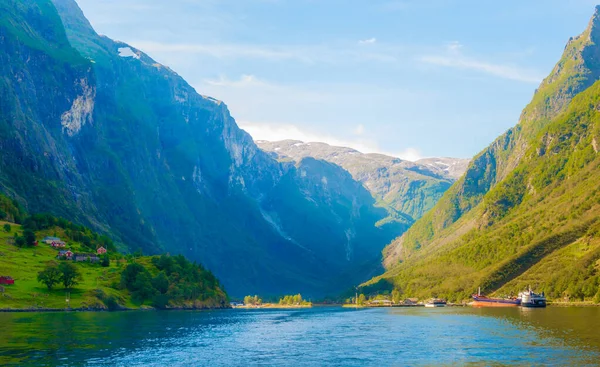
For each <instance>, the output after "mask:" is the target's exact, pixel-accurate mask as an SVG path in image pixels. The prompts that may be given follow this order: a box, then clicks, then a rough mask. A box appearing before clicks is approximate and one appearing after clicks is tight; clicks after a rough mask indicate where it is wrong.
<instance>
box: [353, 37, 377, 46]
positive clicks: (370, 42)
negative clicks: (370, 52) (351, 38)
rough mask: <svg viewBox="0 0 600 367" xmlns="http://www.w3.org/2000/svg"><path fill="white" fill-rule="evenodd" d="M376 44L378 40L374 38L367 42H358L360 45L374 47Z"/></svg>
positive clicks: (366, 40)
mask: <svg viewBox="0 0 600 367" xmlns="http://www.w3.org/2000/svg"><path fill="white" fill-rule="evenodd" d="M375 42H377V38H375V37H373V38H367V39H365V40H360V41H358V44H359V45H372V44H373V43H375Z"/></svg>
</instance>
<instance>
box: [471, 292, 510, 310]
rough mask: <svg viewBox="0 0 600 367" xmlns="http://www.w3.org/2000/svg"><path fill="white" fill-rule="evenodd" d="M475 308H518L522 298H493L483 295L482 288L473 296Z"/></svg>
mask: <svg viewBox="0 0 600 367" xmlns="http://www.w3.org/2000/svg"><path fill="white" fill-rule="evenodd" d="M472 305H473V306H475V307H518V306H520V305H521V299H520V298H492V297H486V296H482V295H481V288H480V289H479V290H478V291H477V294H474V295H473V303H472Z"/></svg>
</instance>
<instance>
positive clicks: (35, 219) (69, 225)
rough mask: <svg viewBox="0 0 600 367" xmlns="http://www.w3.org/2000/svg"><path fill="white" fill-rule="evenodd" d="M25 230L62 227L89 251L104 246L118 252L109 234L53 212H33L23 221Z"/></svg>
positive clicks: (70, 236)
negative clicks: (102, 233) (54, 214)
mask: <svg viewBox="0 0 600 367" xmlns="http://www.w3.org/2000/svg"><path fill="white" fill-rule="evenodd" d="M23 228H24V231H42V230H47V229H51V228H61V229H63V230H64V231H65V234H66V235H67V236H68V237H69V238H70V239H71V240H73V241H76V242H80V243H82V244H83V245H84V247H86V248H87V250H88V251H95V250H96V249H97V248H99V247H104V248H105V249H107V250H108V251H110V252H116V251H117V247H116V246H115V244H114V242H113V240H112V239H111V238H110V237H108V236H107V235H101V234H98V233H97V232H94V231H93V230H91V229H90V228H87V227H85V226H82V225H78V224H74V223H73V222H70V221H68V220H66V219H64V218H59V217H55V216H53V215H51V214H33V215H31V216H29V217H27V218H26V219H25V220H24V221H23Z"/></svg>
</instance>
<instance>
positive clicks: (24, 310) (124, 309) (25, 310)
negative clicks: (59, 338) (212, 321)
mask: <svg viewBox="0 0 600 367" xmlns="http://www.w3.org/2000/svg"><path fill="white" fill-rule="evenodd" d="M230 309H232V308H231V307H170V308H164V309H161V308H155V307H150V306H148V307H141V308H127V307H122V308H119V309H116V310H109V309H107V308H88V307H86V308H0V313H28V312H40V313H46V312H65V313H70V312H135V311H156V312H161V311H210V310H230Z"/></svg>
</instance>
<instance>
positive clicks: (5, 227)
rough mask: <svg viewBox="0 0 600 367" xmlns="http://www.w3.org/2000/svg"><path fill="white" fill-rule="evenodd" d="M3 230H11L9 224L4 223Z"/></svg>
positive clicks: (8, 231)
mask: <svg viewBox="0 0 600 367" xmlns="http://www.w3.org/2000/svg"><path fill="white" fill-rule="evenodd" d="M3 228H4V232H6V233H10V232H11V231H12V227H11V226H10V224H8V223H6V224H5V225H4V226H3Z"/></svg>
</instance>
